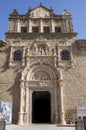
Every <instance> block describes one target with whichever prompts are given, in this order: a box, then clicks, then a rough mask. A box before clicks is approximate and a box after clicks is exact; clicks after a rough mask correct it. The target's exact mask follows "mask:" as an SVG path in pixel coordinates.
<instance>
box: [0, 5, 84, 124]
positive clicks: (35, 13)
mask: <svg viewBox="0 0 86 130" xmlns="http://www.w3.org/2000/svg"><path fill="white" fill-rule="evenodd" d="M76 35H77V33H75V32H74V31H73V24H72V16H71V14H70V13H69V12H68V11H67V10H64V12H63V14H62V15H56V14H55V13H54V12H53V9H52V8H51V9H47V8H46V7H44V6H43V5H41V4H40V5H39V6H38V7H36V8H35V9H31V8H29V10H28V12H27V13H26V14H24V15H20V14H19V13H18V12H17V10H16V9H15V10H14V11H13V12H12V13H11V14H10V16H9V28H8V32H7V33H6V41H1V43H3V44H1V46H0V100H3V101H11V102H12V103H13V117H12V118H13V123H18V124H30V123H34V120H35V122H36V123H37V120H36V119H34V118H36V114H35V112H34V111H35V110H34V109H35V108H34V104H35V102H36V101H37V100H38V99H40V100H41V99H43V100H44V101H45V102H46V100H48V103H49V105H48V106H47V105H46V106H45V107H46V109H47V107H49V106H50V108H49V109H48V110H49V111H50V115H48V118H49V120H48V121H49V122H50V123H61V124H66V123H68V122H72V123H74V121H75V118H76V110H77V107H85V106H86V102H85V101H86V74H85V71H86V67H85V65H86V40H76ZM41 102H42V100H41ZM35 107H36V106H35ZM39 107H41V106H40V105H39ZM39 109H40V108H39ZM47 112H48V111H47ZM41 114H42V113H41ZM33 115H34V116H35V117H34V116H33ZM42 116H43V115H42ZM39 122H41V123H42V121H39ZM45 123H47V121H45Z"/></svg>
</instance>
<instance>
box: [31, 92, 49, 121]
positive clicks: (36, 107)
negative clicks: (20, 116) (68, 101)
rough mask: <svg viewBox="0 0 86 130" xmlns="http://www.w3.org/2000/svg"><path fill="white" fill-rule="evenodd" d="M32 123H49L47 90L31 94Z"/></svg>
mask: <svg viewBox="0 0 86 130" xmlns="http://www.w3.org/2000/svg"><path fill="white" fill-rule="evenodd" d="M32 123H51V95H50V92H48V91H35V92H33V94H32Z"/></svg>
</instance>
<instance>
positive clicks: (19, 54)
mask: <svg viewBox="0 0 86 130" xmlns="http://www.w3.org/2000/svg"><path fill="white" fill-rule="evenodd" d="M21 60H22V52H21V51H20V50H16V51H15V52H14V61H21Z"/></svg>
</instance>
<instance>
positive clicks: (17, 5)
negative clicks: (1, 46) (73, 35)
mask: <svg viewBox="0 0 86 130" xmlns="http://www.w3.org/2000/svg"><path fill="white" fill-rule="evenodd" d="M40 2H41V3H42V5H43V6H45V7H47V8H50V7H52V8H53V9H54V13H55V14H62V13H63V11H64V9H67V10H68V11H69V12H70V13H71V14H72V17H73V25H74V32H77V33H78V35H77V39H86V0H0V39H1V40H5V32H7V31H8V17H9V14H10V13H11V12H12V11H13V10H14V9H17V11H18V13H19V14H26V13H27V11H28V9H29V7H31V8H32V9H33V8H35V7H37V6H38V5H39V4H40Z"/></svg>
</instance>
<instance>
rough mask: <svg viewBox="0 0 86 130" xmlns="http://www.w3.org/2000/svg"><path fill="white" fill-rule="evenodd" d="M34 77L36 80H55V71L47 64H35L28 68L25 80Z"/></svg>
mask: <svg viewBox="0 0 86 130" xmlns="http://www.w3.org/2000/svg"><path fill="white" fill-rule="evenodd" d="M34 77H36V79H38V80H45V79H46V80H56V73H55V72H54V70H53V69H52V68H50V67H49V66H46V65H36V66H33V67H32V68H30V70H29V71H28V72H27V74H26V76H25V78H26V80H27V81H29V80H33V79H34Z"/></svg>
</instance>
